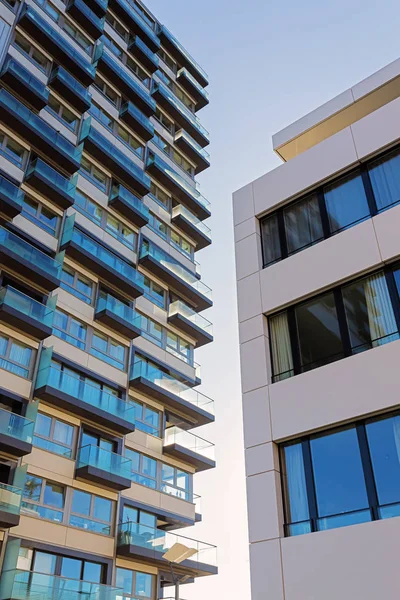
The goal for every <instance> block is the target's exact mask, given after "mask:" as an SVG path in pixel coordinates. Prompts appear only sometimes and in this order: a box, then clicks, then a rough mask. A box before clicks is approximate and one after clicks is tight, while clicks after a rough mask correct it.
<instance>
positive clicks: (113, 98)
mask: <svg viewBox="0 0 400 600" xmlns="http://www.w3.org/2000/svg"><path fill="white" fill-rule="evenodd" d="M107 14H108V13H107ZM94 86H95V87H96V88H97V89H98V90H99V92H101V93H102V94H103V96H105V97H106V98H107V100H109V101H110V102H111V104H113V105H114V106H115V107H116V108H118V106H119V101H120V97H119V95H118V94H117V92H115V91H114V89H113V88H112V87H111V86H110V85H109V84H108V83H106V82H105V81H104V80H103V79H101V77H99V75H96V77H95V80H94ZM92 105H93V102H92Z"/></svg>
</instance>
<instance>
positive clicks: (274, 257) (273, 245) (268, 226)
mask: <svg viewBox="0 0 400 600" xmlns="http://www.w3.org/2000/svg"><path fill="white" fill-rule="evenodd" d="M261 240H262V250H263V264H264V267H265V266H267V265H272V264H274V263H275V262H276V261H278V260H280V259H281V258H282V253H281V243H280V239H279V227H278V217H277V215H276V214H274V215H271V216H270V217H267V218H265V219H263V220H262V221H261Z"/></svg>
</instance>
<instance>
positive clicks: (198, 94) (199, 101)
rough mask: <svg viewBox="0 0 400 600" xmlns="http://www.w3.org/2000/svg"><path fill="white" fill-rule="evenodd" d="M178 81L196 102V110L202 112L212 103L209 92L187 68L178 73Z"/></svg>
mask: <svg viewBox="0 0 400 600" xmlns="http://www.w3.org/2000/svg"><path fill="white" fill-rule="evenodd" d="M176 80H177V81H178V82H179V83H180V84H181V86H182V87H183V88H185V90H186V91H187V92H189V94H190V95H191V96H192V98H193V99H194V100H196V110H200V109H201V108H204V107H205V106H207V104H209V103H210V100H209V96H208V92H207V91H206V90H205V89H204V88H203V87H202V86H201V85H200V83H199V82H198V81H197V79H195V77H193V75H192V74H191V73H189V71H188V70H187V69H185V67H183V68H182V69H180V70H179V71H178V73H177V76H176Z"/></svg>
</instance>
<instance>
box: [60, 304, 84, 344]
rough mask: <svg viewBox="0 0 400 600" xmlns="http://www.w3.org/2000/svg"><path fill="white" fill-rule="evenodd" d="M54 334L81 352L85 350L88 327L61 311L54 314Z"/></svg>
mask: <svg viewBox="0 0 400 600" xmlns="http://www.w3.org/2000/svg"><path fill="white" fill-rule="evenodd" d="M53 334H54V335H56V336H57V337H59V338H61V339H62V340H65V341H66V342H68V343H69V344H73V345H74V346H76V347H77V348H80V349H81V350H84V349H85V345H86V335H87V327H86V325H84V324H83V323H81V322H80V321H78V320H77V319H75V318H74V317H71V315H68V314H67V313H65V312H63V311H61V310H59V309H56V310H55V312H54V321H53Z"/></svg>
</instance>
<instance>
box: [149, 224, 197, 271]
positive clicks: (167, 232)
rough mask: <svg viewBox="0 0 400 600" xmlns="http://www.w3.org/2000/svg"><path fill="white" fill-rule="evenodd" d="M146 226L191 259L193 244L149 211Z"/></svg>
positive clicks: (192, 257)
mask: <svg viewBox="0 0 400 600" xmlns="http://www.w3.org/2000/svg"><path fill="white" fill-rule="evenodd" d="M149 217H150V219H149V222H148V227H150V228H151V229H152V230H153V231H154V232H155V233H156V234H157V235H159V236H160V237H162V238H163V239H164V240H166V241H167V242H168V244H170V245H171V246H173V247H174V248H175V249H176V250H178V251H179V252H181V253H182V254H184V255H185V256H186V257H187V258H189V259H190V260H192V261H193V259H194V246H192V244H190V243H189V242H188V241H187V240H186V239H185V238H184V237H182V236H181V235H180V234H179V233H177V232H176V231H174V230H173V229H171V228H170V227H169V226H168V225H167V224H166V223H164V221H161V219H159V218H158V217H156V215H155V214H154V213H152V212H150V213H149Z"/></svg>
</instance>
